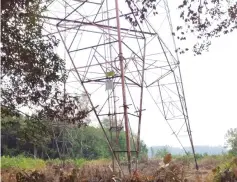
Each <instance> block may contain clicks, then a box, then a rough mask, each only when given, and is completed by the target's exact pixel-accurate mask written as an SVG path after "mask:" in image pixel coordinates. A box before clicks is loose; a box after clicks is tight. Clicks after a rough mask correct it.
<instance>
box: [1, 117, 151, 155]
mask: <svg viewBox="0 0 237 182" xmlns="http://www.w3.org/2000/svg"><path fill="white" fill-rule="evenodd" d="M106 132H107V133H108V136H109V129H108V128H106ZM125 141H126V138H125V133H124V131H121V133H120V137H119V141H118V143H119V146H120V150H125V146H126V145H125ZM113 143H115V142H114V141H113ZM118 150H119V149H118ZM147 152H148V149H147V147H146V145H145V144H144V142H142V146H141V156H144V155H147ZM20 154H23V155H25V156H31V157H37V158H42V159H55V158H85V159H98V158H108V157H110V156H111V153H110V150H109V148H108V145H107V142H106V140H105V137H104V133H103V131H102V129H100V128H96V127H92V126H81V127H77V126H74V125H67V127H64V126H63V124H62V123H61V125H57V124H56V125H53V123H52V122H50V121H46V120H36V119H33V118H29V117H25V116H22V115H6V114H2V115H1V155H2V156H3V155H9V156H17V155H20ZM124 156H125V155H124ZM122 157H123V155H122Z"/></svg>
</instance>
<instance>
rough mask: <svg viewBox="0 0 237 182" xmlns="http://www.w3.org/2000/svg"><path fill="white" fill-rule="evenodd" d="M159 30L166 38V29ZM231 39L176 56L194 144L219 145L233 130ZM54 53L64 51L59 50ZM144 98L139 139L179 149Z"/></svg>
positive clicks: (235, 53)
mask: <svg viewBox="0 0 237 182" xmlns="http://www.w3.org/2000/svg"><path fill="white" fill-rule="evenodd" d="M176 3H177V2H176ZM176 7H177V4H174V3H172V4H171V5H170V10H171V19H172V21H173V22H174V24H177V21H179V20H178V16H177V15H178V14H179V12H178V11H177V8H176ZM121 9H122V10H124V9H123V8H121ZM85 13H86V11H85ZM122 23H123V22H122ZM160 23H161V22H160ZM157 24H158V23H157V22H155V24H154V26H156V28H157V29H159V27H157ZM164 27H165V26H164ZM159 31H160V32H159V33H161V34H162V35H164V36H167V32H168V31H167V29H166V28H164V29H163V30H162V29H159ZM89 37H90V36H87V37H86V36H84V37H83V38H84V39H85V40H84V43H85V44H86V45H87V44H89V43H90V42H93V40H94V39H95V38H96V37H90V39H88V38H89ZM68 39H70V38H68ZM88 40H90V41H88ZM169 40H170V41H168V44H171V43H172V41H171V40H172V39H169ZM235 40H237V33H236V32H235V33H232V34H229V35H225V36H222V37H220V38H216V39H213V41H212V45H211V47H210V50H209V52H204V53H203V54H202V55H201V56H193V54H192V52H189V53H186V54H183V55H180V57H179V58H180V67H181V74H182V79H183V86H184V92H185V96H186V102H187V107H188V113H189V118H190V124H191V130H192V134H193V141H194V145H212V146H214V145H222V146H223V145H224V142H225V140H224V135H225V133H226V132H227V130H228V129H230V128H234V127H237V114H236V111H237V110H236V104H237V94H236V93H237V81H236V79H237V71H236V68H237V49H236V48H237V41H235ZM69 41H70V40H69ZM195 42H196V40H195V39H194V38H191V39H189V42H188V43H187V46H189V48H190V46H191V45H193V44H194V43H195ZM179 44H180V43H178V45H179ZM58 50H59V52H61V53H62V52H64V51H63V47H60V48H59V49H58ZM86 54H87V53H85V54H83V55H81V57H84V56H85V55H86ZM88 54H89V53H88ZM81 57H80V56H79V58H81ZM76 59H77V58H76ZM76 59H75V60H76ZM77 62H79V61H77ZM98 93H99V94H98V95H96V96H95V98H94V100H93V101H95V102H98V103H99V102H100V100H101V99H102V97H103V96H104V97H106V94H104V90H103V91H101V92H98ZM134 94H135V95H136V93H134ZM144 98H145V99H144V108H146V109H147V110H146V111H144V112H143V120H142V130H141V139H142V140H144V142H145V143H146V144H147V145H148V146H157V145H170V146H180V145H179V143H178V142H177V140H176V139H175V137H174V135H172V134H171V133H172V132H171V130H170V129H169V127H168V125H167V124H166V122H165V120H164V119H163V118H162V117H161V115H160V113H159V111H158V110H157V108H156V107H155V105H154V103H153V102H152V100H151V98H149V97H148V96H147V94H146V93H145V95H144ZM91 119H92V121H93V122H96V121H95V117H93V116H92V117H91ZM181 140H182V142H183V144H184V145H185V146H189V141H188V138H187V137H181Z"/></svg>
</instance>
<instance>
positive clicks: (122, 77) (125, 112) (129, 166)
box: [115, 0, 131, 174]
mask: <svg viewBox="0 0 237 182" xmlns="http://www.w3.org/2000/svg"><path fill="white" fill-rule="evenodd" d="M115 9H116V21H117V31H118V46H119V62H120V72H121V82H122V94H123V108H124V119H125V132H126V144H127V157H128V170H129V174H131V149H130V136H129V133H130V132H129V126H128V107H127V102H126V90H125V79H124V64H123V52H122V41H121V32H120V21H119V7H118V0H115Z"/></svg>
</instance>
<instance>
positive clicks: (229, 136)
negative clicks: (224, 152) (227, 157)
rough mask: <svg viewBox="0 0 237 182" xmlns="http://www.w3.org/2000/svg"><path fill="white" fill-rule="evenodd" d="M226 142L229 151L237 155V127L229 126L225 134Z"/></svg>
mask: <svg viewBox="0 0 237 182" xmlns="http://www.w3.org/2000/svg"><path fill="white" fill-rule="evenodd" d="M225 138H226V144H227V147H228V148H229V149H230V153H231V154H234V155H237V128H231V129H229V130H228V131H227V133H226V135H225Z"/></svg>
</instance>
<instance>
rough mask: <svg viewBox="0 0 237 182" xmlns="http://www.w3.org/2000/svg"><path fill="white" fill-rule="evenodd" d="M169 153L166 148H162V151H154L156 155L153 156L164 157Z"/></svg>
mask: <svg viewBox="0 0 237 182" xmlns="http://www.w3.org/2000/svg"><path fill="white" fill-rule="evenodd" d="M168 153H169V150H168V147H164V148H162V149H158V150H157V151H156V154H155V156H156V157H162V158H163V157H164V156H165V155H166V154H168Z"/></svg>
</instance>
